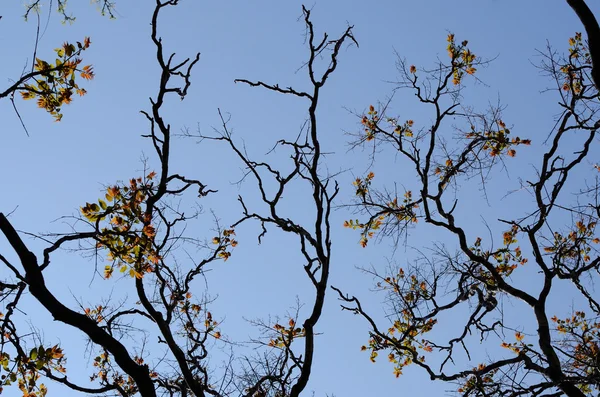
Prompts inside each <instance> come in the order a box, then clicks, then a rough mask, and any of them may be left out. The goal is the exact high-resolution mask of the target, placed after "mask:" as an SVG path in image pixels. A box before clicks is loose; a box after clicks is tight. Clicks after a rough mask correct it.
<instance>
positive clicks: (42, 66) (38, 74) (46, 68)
mask: <svg viewBox="0 0 600 397" xmlns="http://www.w3.org/2000/svg"><path fill="white" fill-rule="evenodd" d="M90 43H91V41H90V39H89V37H86V38H85V39H84V40H83V43H81V42H79V41H78V42H77V45H76V46H75V45H74V44H71V43H67V42H65V43H64V44H63V45H62V47H60V48H56V49H55V50H54V51H55V52H56V56H57V57H58V58H56V61H55V62H54V63H49V62H46V61H44V60H42V59H39V58H36V60H35V64H34V67H33V69H34V72H33V73H31V74H30V75H31V76H30V77H29V79H27V80H26V81H27V82H26V83H24V84H23V85H21V86H19V87H18V88H17V89H18V90H19V91H20V92H21V96H22V97H23V99H37V105H38V106H39V107H40V108H42V109H44V110H46V111H47V112H48V113H50V114H51V115H52V116H53V117H54V119H55V120H56V121H60V120H61V119H62V116H63V115H62V113H61V107H62V106H63V105H68V104H70V103H71V102H72V101H73V95H74V94H75V93H77V95H79V96H83V95H85V94H86V90H85V89H84V88H80V87H79V85H78V84H77V83H76V77H77V74H79V75H80V76H81V78H83V79H84V80H91V79H93V78H94V70H93V67H92V66H91V65H85V66H79V65H80V64H81V62H82V59H81V58H80V55H81V53H82V52H83V51H85V50H86V49H88V48H89V46H90Z"/></svg>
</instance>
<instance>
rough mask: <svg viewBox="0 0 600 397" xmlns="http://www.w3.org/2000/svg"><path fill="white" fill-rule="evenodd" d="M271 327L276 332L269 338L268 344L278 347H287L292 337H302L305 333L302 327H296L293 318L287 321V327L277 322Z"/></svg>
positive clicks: (290, 343) (292, 339)
mask: <svg viewBox="0 0 600 397" xmlns="http://www.w3.org/2000/svg"><path fill="white" fill-rule="evenodd" d="M273 329H274V330H275V332H276V333H277V336H276V337H274V338H272V339H271V340H269V346H271V347H276V348H279V349H289V347H290V346H291V345H292V342H293V341H294V339H296V338H302V337H304V336H305V335H306V331H305V330H304V328H299V327H297V326H296V321H295V320H294V319H290V321H288V327H284V326H283V325H281V324H279V323H277V324H275V325H274V326H273Z"/></svg>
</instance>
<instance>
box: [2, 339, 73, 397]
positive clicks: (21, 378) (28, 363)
mask: <svg viewBox="0 0 600 397" xmlns="http://www.w3.org/2000/svg"><path fill="white" fill-rule="evenodd" d="M24 353H25V352H21V354H19V355H17V356H16V357H14V358H11V356H10V355H9V354H8V353H7V352H1V353H0V366H1V368H2V371H3V374H2V377H1V379H0V394H1V393H2V391H3V388H4V387H5V386H10V385H11V384H13V383H16V384H17V385H18V388H19V390H21V392H22V393H23V396H26V397H44V396H45V395H46V393H47V391H48V389H47V388H46V386H45V384H44V383H39V382H38V380H39V379H40V377H41V376H42V375H43V374H46V373H47V372H52V371H56V372H58V373H65V372H66V369H65V367H64V366H63V365H64V364H65V362H66V359H65V358H64V354H63V352H62V349H61V348H60V347H59V346H58V345H55V346H53V347H48V348H44V346H39V347H35V348H33V349H31V351H30V352H29V354H24Z"/></svg>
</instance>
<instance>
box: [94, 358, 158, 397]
mask: <svg viewBox="0 0 600 397" xmlns="http://www.w3.org/2000/svg"><path fill="white" fill-rule="evenodd" d="M134 359H135V361H136V362H137V363H138V364H140V365H143V364H144V360H143V359H142V358H140V357H137V356H136V357H135V358H134ZM93 367H94V373H93V374H92V376H90V380H91V381H99V382H100V384H101V385H103V386H107V385H117V386H118V387H119V388H120V390H122V393H121V394H123V395H125V396H134V395H135V394H136V393H137V392H138V388H137V386H136V384H135V381H134V380H133V378H132V377H131V376H128V375H124V374H123V373H122V371H120V370H119V368H118V367H115V366H114V364H113V363H112V360H111V359H110V355H109V354H108V352H107V351H106V350H104V351H103V352H102V353H100V354H99V355H97V356H96V357H94V361H93ZM150 376H151V377H152V378H156V377H157V376H158V374H157V373H156V372H151V373H150Z"/></svg>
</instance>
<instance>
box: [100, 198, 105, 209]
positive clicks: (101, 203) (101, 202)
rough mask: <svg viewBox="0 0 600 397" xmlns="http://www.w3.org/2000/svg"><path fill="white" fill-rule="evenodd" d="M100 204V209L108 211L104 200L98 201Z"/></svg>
mask: <svg viewBox="0 0 600 397" xmlns="http://www.w3.org/2000/svg"><path fill="white" fill-rule="evenodd" d="M98 204H100V208H102V209H103V210H105V209H106V202H105V201H104V200H98Z"/></svg>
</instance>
